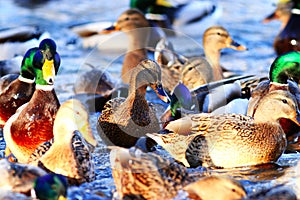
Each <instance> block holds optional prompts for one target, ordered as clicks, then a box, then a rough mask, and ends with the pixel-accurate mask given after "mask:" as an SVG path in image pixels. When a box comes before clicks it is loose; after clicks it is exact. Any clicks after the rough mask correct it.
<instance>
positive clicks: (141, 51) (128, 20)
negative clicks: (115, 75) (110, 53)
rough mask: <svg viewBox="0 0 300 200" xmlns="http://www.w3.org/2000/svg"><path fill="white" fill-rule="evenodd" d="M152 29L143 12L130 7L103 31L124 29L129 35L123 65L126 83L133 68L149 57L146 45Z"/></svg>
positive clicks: (123, 78) (123, 75)
mask: <svg viewBox="0 0 300 200" xmlns="http://www.w3.org/2000/svg"><path fill="white" fill-rule="evenodd" d="M151 30H152V28H151V26H150V24H149V22H148V20H147V19H146V18H145V16H144V14H143V13H142V12H140V11H139V10H137V9H128V10H126V11H125V12H123V13H122V14H121V15H120V16H119V18H118V20H117V22H116V23H114V25H113V26H111V27H109V28H107V29H106V30H104V31H103V33H109V32H112V31H122V32H124V33H126V34H127V36H128V40H129V41H128V49H127V52H126V54H125V57H124V60H123V66H122V80H123V82H124V83H129V79H130V74H131V70H132V69H133V68H134V67H135V66H137V65H138V64H139V62H141V61H142V60H144V59H146V58H147V57H148V55H147V50H146V47H147V46H148V42H149V40H150V39H151V38H150V36H151V33H152V32H151ZM151 40H152V39H151Z"/></svg>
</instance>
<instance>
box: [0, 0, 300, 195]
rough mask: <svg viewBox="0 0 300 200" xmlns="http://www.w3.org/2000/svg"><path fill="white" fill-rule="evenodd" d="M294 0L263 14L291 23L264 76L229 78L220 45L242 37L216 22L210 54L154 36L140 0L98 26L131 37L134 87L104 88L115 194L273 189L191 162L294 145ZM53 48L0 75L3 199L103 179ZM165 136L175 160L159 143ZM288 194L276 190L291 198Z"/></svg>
mask: <svg viewBox="0 0 300 200" xmlns="http://www.w3.org/2000/svg"><path fill="white" fill-rule="evenodd" d="M299 4H300V3H299V2H298V4H297V2H296V1H293V2H292V1H289V2H288V3H286V2H283V1H280V2H279V3H278V8H277V10H276V11H275V13H274V14H272V15H270V16H269V17H268V18H266V21H267V20H270V19H271V18H272V17H274V16H277V17H278V18H279V19H280V20H282V21H283V23H284V27H283V28H282V30H281V33H280V34H279V36H278V37H277V38H276V40H275V43H274V48H275V51H276V52H277V54H278V57H277V58H276V59H275V60H274V62H273V63H272V65H271V66H270V71H269V76H268V77H263V78H262V77H256V76H252V75H245V76H237V75H234V77H232V78H227V79H225V75H224V74H225V73H224V72H225V70H224V68H223V67H222V66H221V64H220V56H221V53H220V51H221V49H223V48H232V49H234V50H240V51H243V50H246V47H245V46H243V45H240V44H239V43H237V42H236V41H234V40H233V39H232V38H231V36H230V34H229V33H228V31H227V30H226V29H225V28H224V27H221V26H212V27H210V28H208V29H207V30H206V31H205V32H204V34H203V48H204V53H205V56H203V57H200V56H199V57H193V58H186V57H184V56H181V55H178V54H176V50H174V49H173V47H172V44H170V43H169V41H168V40H167V38H163V39H161V38H153V37H151V31H150V30H151V28H149V27H150V26H151V25H150V23H149V21H148V19H147V18H146V17H145V15H144V14H143V13H142V12H141V11H139V10H137V9H128V10H126V11H125V12H123V13H122V14H121V15H120V16H119V18H118V20H117V21H116V22H115V23H114V24H113V26H111V27H109V28H107V29H105V30H103V31H102V32H101V33H110V32H112V31H123V32H125V33H126V34H127V36H128V41H129V43H128V44H129V45H128V50H127V52H126V55H125V56H124V61H123V66H122V71H121V78H122V81H123V83H124V87H126V88H127V94H126V95H125V97H116V98H112V99H110V100H109V99H106V100H105V102H104V105H103V106H102V107H101V114H100V116H99V117H98V120H97V125H96V126H97V132H98V134H99V135H100V137H101V142H103V143H104V144H106V145H107V146H108V147H107V148H108V149H109V150H110V164H111V169H112V176H113V178H114V181H115V185H116V192H115V193H114V198H116V199H173V198H189V199H255V195H256V196H263V195H267V191H262V192H261V193H259V194H255V195H252V196H251V195H250V196H248V195H247V192H246V190H245V188H244V187H243V185H242V184H241V183H239V182H238V181H236V180H235V179H233V178H231V177H224V176H211V175H210V174H209V173H208V171H207V172H206V173H205V172H204V173H203V174H202V175H203V176H201V177H196V176H193V175H191V174H189V173H188V171H187V170H188V168H197V167H199V166H201V167H204V168H207V169H215V168H235V167H243V166H253V165H262V164H268V163H275V162H276V161H277V160H278V159H279V158H280V156H281V155H282V154H283V153H284V152H285V151H286V150H287V149H289V150H290V149H291V146H289V145H290V143H291V142H295V139H297V138H298V135H297V134H298V132H299V130H300V129H299V127H300V110H299V106H300V89H299V87H298V84H299V81H300V79H299V75H300V74H299V72H300V70H299V64H300V53H299V37H298V38H297V37H295V38H292V40H289V41H288V40H287V39H286V38H284V37H285V36H286V35H289V34H291V35H292V36H293V37H294V36H295V35H296V36H299V35H297V34H294V33H295V32H292V31H296V32H297V31H298V33H299V29H296V30H295V24H297V22H295V21H296V20H297V19H298V18H299V9H300V8H299ZM287 16H289V17H287ZM291 35H289V36H291ZM289 39H291V38H289ZM149 41H150V42H151V43H157V46H156V49H155V51H156V52H155V53H156V56H155V60H151V59H149V58H148V50H149V49H147V46H148V44H149ZM294 42H295V43H294ZM286 43H289V45H287V46H286V45H285V44H286ZM56 49H57V47H56V43H55V41H54V40H52V39H50V38H47V39H44V40H42V41H41V42H40V44H39V46H38V47H33V48H30V49H28V50H27V52H26V53H25V55H24V56H23V59H22V63H21V67H20V70H19V72H20V73H19V75H15V74H8V75H5V76H3V77H1V81H0V84H1V87H0V88H1V90H0V96H1V97H0V101H1V103H0V126H1V128H2V129H3V137H4V140H5V143H6V149H5V156H6V157H5V158H3V159H2V160H0V168H1V171H0V174H2V175H3V176H2V177H3V178H2V180H1V181H0V186H1V188H0V190H1V191H2V190H3V192H1V194H0V196H1V195H3V196H2V198H5V199H13V198H17V197H18V198H21V199H30V196H31V197H32V198H38V199H41V200H42V199H62V198H65V197H66V196H67V188H68V186H71V185H80V184H82V183H85V182H92V181H94V180H95V179H96V174H95V164H94V161H93V152H94V149H95V147H96V146H97V143H98V142H99V141H97V140H96V139H95V137H94V135H93V133H92V127H91V125H90V122H89V114H90V113H89V111H88V110H87V108H86V107H85V105H84V104H83V103H82V102H80V101H79V100H76V99H73V98H71V99H69V100H66V101H65V102H62V103H61V102H59V100H58V98H57V95H56V92H55V89H54V83H55V76H56V74H57V72H58V70H59V67H60V62H61V58H60V55H59V53H58V52H57V51H56ZM93 70H94V69H93ZM93 73H94V72H92V74H93ZM90 75H91V73H90V74H89V75H87V76H90ZM87 76H86V77H85V78H83V79H82V80H84V82H83V83H82V84H78V85H77V88H75V90H77V91H80V92H85V90H87V89H86V88H85V85H87V84H89V85H91V84H92V82H91V81H92V80H89V79H88V78H87ZM93 81H94V79H93ZM104 82H105V80H104ZM94 84H95V83H94ZM99 84H103V83H101V82H99ZM107 85H108V86H109V87H108V90H107V91H105V89H103V90H104V92H105V94H106V96H107V95H109V94H111V93H112V92H113V91H114V90H115V89H116V88H113V87H115V86H116V85H114V84H112V83H109V84H107ZM148 86H149V87H150V88H151V89H152V90H153V91H154V92H155V93H156V95H157V97H159V99H161V100H162V101H164V102H165V103H168V104H169V107H168V108H167V109H166V111H165V113H163V115H161V116H159V113H158V112H157V109H156V107H155V104H154V103H152V102H148V101H147V100H146V93H147V88H148ZM82 87H83V88H84V89H82ZM89 87H90V86H89ZM95 88H96V87H95ZM101 91H102V90H101ZM88 92H91V91H88ZM211 102H214V103H211ZM215 102H217V103H215ZM212 104H213V105H212ZM236 105H239V108H238V109H237V106H236ZM205 106H206V107H205ZM204 107H205V108H204ZM224 110H226V112H225V111H224ZM296 144H298V143H296ZM158 146H161V147H162V148H163V149H164V150H166V151H167V152H168V154H169V155H170V156H171V158H172V159H171V158H170V159H166V158H163V157H162V155H160V154H159V153H157V152H156V151H155V150H156V148H155V147H158ZM296 146H297V145H296ZM298 149H299V148H298ZM298 149H295V150H298ZM285 194H286V193H278V194H277V195H278V197H282V198H285V197H287V196H284V195H285ZM279 195H283V196H279ZM286 195H287V194H286ZM289 195H291V196H292V197H291V199H293V197H295V195H294V194H293V193H292V194H291V193H289Z"/></svg>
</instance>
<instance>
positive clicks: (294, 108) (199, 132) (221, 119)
mask: <svg viewBox="0 0 300 200" xmlns="http://www.w3.org/2000/svg"><path fill="white" fill-rule="evenodd" d="M256 113H257V115H256V118H252V117H249V116H245V115H238V114H223V115H212V114H207V113H201V114H195V115H190V116H187V117H183V118H181V119H178V120H175V121H173V122H170V123H169V124H168V125H167V126H166V128H165V129H164V130H161V131H162V132H164V133H168V134H157V133H148V134H146V135H147V136H148V137H150V138H152V139H153V140H155V141H156V142H157V143H158V144H159V145H161V146H162V147H163V148H165V149H166V150H167V151H168V152H169V153H170V154H171V155H172V156H173V157H174V158H175V159H176V160H178V161H179V162H181V163H183V164H184V165H185V166H187V167H189V166H192V167H195V166H198V165H204V166H209V167H214V166H216V167H224V168H230V167H238V166H246V165H256V164H261V163H268V162H276V161H277V159H278V158H279V157H280V156H281V154H282V153H283V152H284V150H285V148H286V145H287V141H286V136H285V133H284V130H283V129H282V127H281V121H282V120H290V121H292V122H293V123H295V124H296V125H297V126H299V125H300V124H299V119H300V118H299V116H298V113H299V110H298V105H297V101H296V99H295V97H294V96H293V95H292V94H291V93H290V92H288V91H285V90H275V91H272V92H270V93H268V94H267V95H266V96H265V98H264V99H263V100H261V101H260V103H259V105H258V107H257V109H256ZM232 141H234V145H232V144H231V142H232ZM261 141H263V143H262V142H261Z"/></svg>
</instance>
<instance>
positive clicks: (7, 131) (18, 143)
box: [3, 39, 60, 163]
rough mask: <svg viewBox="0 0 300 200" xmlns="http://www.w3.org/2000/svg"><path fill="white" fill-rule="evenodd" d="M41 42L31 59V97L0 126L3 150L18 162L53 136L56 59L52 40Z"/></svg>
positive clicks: (56, 102)
mask: <svg viewBox="0 0 300 200" xmlns="http://www.w3.org/2000/svg"><path fill="white" fill-rule="evenodd" d="M42 45H45V47H46V48H44V50H41V51H37V52H36V53H35V55H34V58H33V61H32V62H33V65H34V66H35V67H34V68H33V69H31V70H33V73H34V76H33V77H35V84H36V86H35V91H34V93H33V95H32V98H31V99H30V101H29V102H28V103H27V104H24V105H23V106H22V107H21V108H19V109H18V111H17V112H16V113H15V114H14V115H12V116H11V117H10V118H9V119H8V120H7V122H6V123H5V126H4V129H3V133H4V139H5V142H6V150H7V153H8V152H9V150H10V151H11V153H13V155H14V156H15V157H16V158H17V159H18V161H19V162H20V163H26V162H27V161H28V158H29V156H30V155H31V154H32V152H33V151H34V150H35V149H36V148H37V147H38V146H39V145H40V144H41V143H43V142H46V141H48V140H50V139H51V138H53V133H52V132H53V123H54V119H55V114H56V112H57V110H58V108H59V105H60V103H59V100H58V98H57V96H56V93H55V90H54V85H53V84H54V76H55V73H56V72H57V70H58V66H59V62H60V59H59V55H58V54H57V53H56V44H55V42H54V41H53V40H51V39H45V40H44V42H43V43H42ZM41 126H42V127H43V128H41Z"/></svg>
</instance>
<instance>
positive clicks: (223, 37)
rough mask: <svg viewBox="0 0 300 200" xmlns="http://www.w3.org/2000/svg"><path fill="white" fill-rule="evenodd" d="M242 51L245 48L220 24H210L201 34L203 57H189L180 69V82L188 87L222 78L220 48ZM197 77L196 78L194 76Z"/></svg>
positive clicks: (191, 87)
mask: <svg viewBox="0 0 300 200" xmlns="http://www.w3.org/2000/svg"><path fill="white" fill-rule="evenodd" d="M224 48H231V49H234V50H239V51H244V50H246V48H245V47H244V46H242V45H240V44H238V43H237V42H235V41H234V40H233V39H232V38H231V37H230V35H229V33H228V31H227V30H226V29H225V28H224V27H221V26H212V27H210V28H208V29H207V30H206V31H205V32H204V34H203V49H204V54H205V58H206V59H204V58H202V57H194V58H190V59H189V60H188V61H187V63H186V64H185V65H184V67H183V69H182V78H181V80H182V82H183V84H185V85H186V86H187V87H188V88H189V89H193V88H195V87H198V86H200V85H203V84H205V83H209V82H212V81H217V80H221V79H223V78H224V76H223V72H222V68H221V66H220V56H221V49H224ZM195 77H198V78H195Z"/></svg>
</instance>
